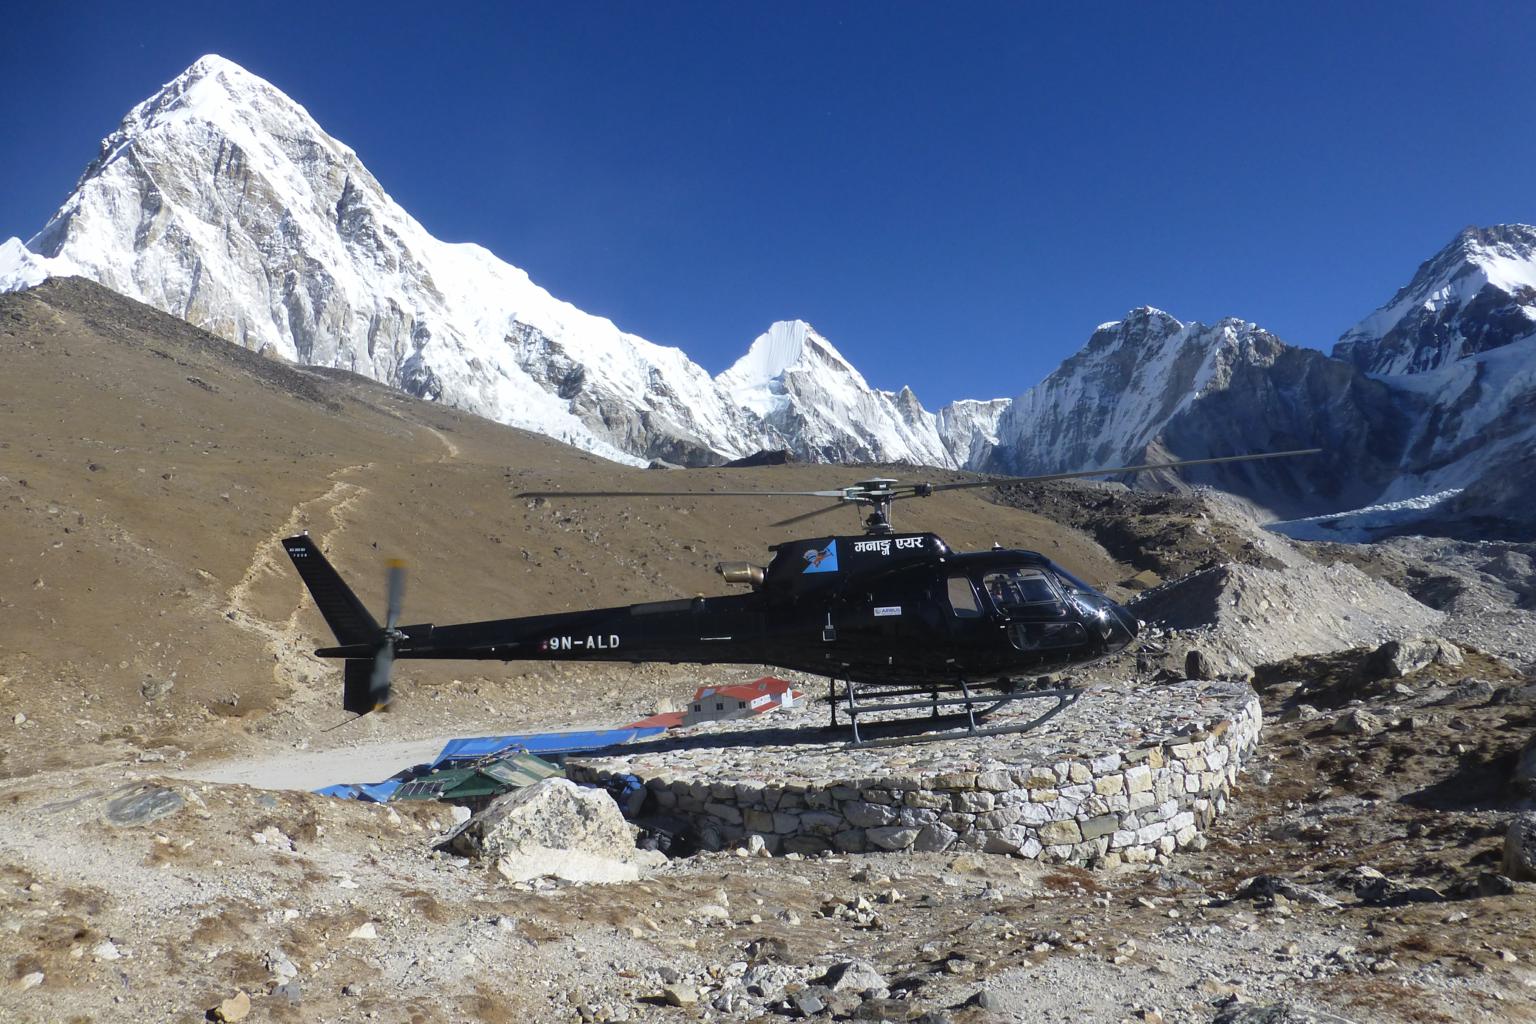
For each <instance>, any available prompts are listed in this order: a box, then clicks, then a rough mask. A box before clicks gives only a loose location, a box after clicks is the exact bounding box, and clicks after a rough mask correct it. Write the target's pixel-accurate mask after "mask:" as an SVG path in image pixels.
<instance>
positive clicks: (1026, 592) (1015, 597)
mask: <svg viewBox="0 0 1536 1024" xmlns="http://www.w3.org/2000/svg"><path fill="white" fill-rule="evenodd" d="M983 584H984V585H985V586H986V588H987V593H988V594H990V595H992V603H993V604H995V605H997V607H998V608H999V609H1001V610H1003V611H1007V610H1008V609H1010V608H1026V607H1029V606H1032V605H1034V606H1038V605H1050V604H1057V605H1059V604H1060V603H1061V594H1060V593H1059V592H1058V591H1057V589H1056V585H1055V584H1054V583H1053V582H1051V578H1050V577H1049V576H1047V575H1046V574H1045V573H1043V572H1041V571H1040V570H1038V569H1003V570H1000V571H998V572H989V573H987V575H986V578H985V579H984V580H983Z"/></svg>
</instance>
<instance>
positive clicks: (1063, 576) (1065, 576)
mask: <svg viewBox="0 0 1536 1024" xmlns="http://www.w3.org/2000/svg"><path fill="white" fill-rule="evenodd" d="M1051 572H1053V573H1055V574H1056V578H1057V580H1058V581H1059V582H1060V583H1061V584H1062V585H1063V586H1064V587H1066V588H1067V589H1068V590H1075V591H1077V592H1078V593H1080V594H1093V595H1094V596H1100V595H1099V592H1098V591H1097V590H1095V589H1094V588H1093V587H1090V586H1089V585H1088V584H1086V583H1084V582H1083V581H1082V580H1080V579H1078V578H1077V577H1076V576H1073V575H1072V574H1071V573H1069V572H1067V570H1065V569H1063V568H1062V567H1061V566H1059V565H1057V564H1056V563H1055V562H1052V563H1051Z"/></svg>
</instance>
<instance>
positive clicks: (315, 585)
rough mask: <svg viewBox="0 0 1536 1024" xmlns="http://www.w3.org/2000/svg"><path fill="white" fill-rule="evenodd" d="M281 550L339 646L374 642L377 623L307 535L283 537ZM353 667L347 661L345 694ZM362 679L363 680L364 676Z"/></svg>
mask: <svg viewBox="0 0 1536 1024" xmlns="http://www.w3.org/2000/svg"><path fill="white" fill-rule="evenodd" d="M283 548H284V550H286V551H287V552H288V557H289V558H291V559H293V567H294V568H295V569H297V570H299V576H300V578H302V579H303V580H304V585H305V586H306V587H308V588H309V593H310V596H312V597H313V598H314V599H315V604H317V605H318V606H319V607H320V614H321V615H323V616H325V624H326V625H327V626H330V627H331V632H332V633H335V634H336V642H337V643H338V644H341V645H342V646H352V645H355V644H369V645H372V644H374V643H376V642H377V641H378V639H379V633H380V627H379V623H378V621H377V620H376V619H374V617H373V616H372V615H370V614H369V613H368V609H367V608H365V607H363V602H362V601H360V600H358V597H357V595H356V594H354V593H353V592H352V588H351V587H349V586H347V584H346V583H345V582H344V581H343V580H342V578H341V574H340V573H338V572H337V571H336V570H335V569H334V568H333V567H332V566H331V563H330V562H328V561H326V558H325V555H323V554H321V552H320V546H319V545H318V544H316V543H315V542H314V541H313V540H312V539H310V536H309V534H307V533H301V534H299V535H298V536H297V537H288V538H285V539H284V540H283ZM370 660H371V659H370ZM364 663H365V664H366V663H367V662H364ZM354 664H356V662H354V661H353V660H351V659H349V660H348V661H347V692H348V693H349V694H350V693H351V692H352V688H353V686H352V677H353V675H354V672H353V665H354ZM363 680H364V682H366V681H367V675H366V673H365V674H364V675H363Z"/></svg>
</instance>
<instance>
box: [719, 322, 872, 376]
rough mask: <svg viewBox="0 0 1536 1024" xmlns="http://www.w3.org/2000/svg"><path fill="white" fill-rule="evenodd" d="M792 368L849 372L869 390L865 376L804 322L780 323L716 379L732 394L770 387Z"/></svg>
mask: <svg viewBox="0 0 1536 1024" xmlns="http://www.w3.org/2000/svg"><path fill="white" fill-rule="evenodd" d="M789 369H804V370H811V371H815V370H831V371H834V372H839V373H846V374H849V375H850V376H852V377H853V378H854V379H855V380H857V381H858V383H859V385H860V386H861V387H864V388H868V387H869V385H868V384H867V383H865V381H864V377H863V375H862V374H860V373H859V371H858V370H856V369H854V366H853V364H852V363H850V362H849V361H848V360H847V359H845V358H843V354H842V353H841V352H839V351H838V350H837V349H836V348H835V347H834V346H833V345H832V343H831V342H830V341H828V340H827V339H826V338H824V337H822V336H821V335H820V334H818V333H816V329H815V328H814V327H812V326H811V325H810V324H808V323H806V322H805V321H804V320H780V321H778V322H777V323H775V324H774V325H773V326H771V327H769V328H768V330H766V331H764V332H763V333H762V334H760V335H758V336H757V340H755V341H753V342H752V346H751V348H749V349H747V353H746V355H744V356H742V357H741V358H740V359H738V360H736V362H735V363H733V364H732V365H731V368H730V369H728V370H726V371H725V372H724V373H722V374H720V376H719V377H717V378H716V379H717V380H718V381H719V382H720V383H721V385H723V386H724V387H727V388H729V389H730V390H732V391H739V390H741V389H744V388H756V387H763V386H765V385H768V384H769V383H771V382H772V381H774V380H776V379H777V378H779V377H780V376H782V375H783V373H784V371H786V370H789Z"/></svg>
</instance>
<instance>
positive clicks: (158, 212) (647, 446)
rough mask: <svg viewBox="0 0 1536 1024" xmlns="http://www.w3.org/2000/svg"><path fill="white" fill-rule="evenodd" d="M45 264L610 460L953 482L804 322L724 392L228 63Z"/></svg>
mask: <svg viewBox="0 0 1536 1024" xmlns="http://www.w3.org/2000/svg"><path fill="white" fill-rule="evenodd" d="M29 247H30V252H28V250H27V249H26V248H22V247H20V246H19V245H13V246H10V247H8V248H7V249H6V250H5V252H4V254H3V258H4V261H5V264H4V265H5V268H6V270H5V273H6V277H7V280H10V279H12V278H14V280H15V284H14V285H12V286H13V287H24V286H26V285H28V284H32V283H36V279H37V278H38V277H39V274H40V273H47V274H52V273H78V274H81V275H83V276H86V277H90V278H92V279H93V280H95V281H98V282H100V283H101V284H104V285H106V286H107V287H109V288H111V289H113V290H114V291H117V292H120V293H121V294H124V295H127V296H129V297H131V298H134V299H137V300H139V301H141V302H146V303H148V304H150V305H152V306H155V307H157V308H159V309H161V310H164V311H166V312H168V313H172V314H174V315H176V316H180V317H182V318H183V319H185V320H188V321H190V322H192V323H194V324H197V325H198V326H201V327H204V328H206V329H208V330H210V331H212V332H213V333H215V334H219V335H221V336H223V337H225V338H228V339H229V340H231V341H236V342H238V343H240V344H243V345H245V346H247V347H249V348H253V349H260V348H264V347H267V346H270V347H271V348H272V349H273V350H274V351H276V352H278V353H281V354H282V355H284V356H286V357H288V358H290V359H294V360H296V361H298V362H302V363H311V364H319V365H324V366H336V367H342V368H345V369H348V370H352V371H354V372H357V373H362V374H365V375H367V376H370V377H373V378H374V379H376V380H380V381H383V382H385V383H388V384H392V385H394V386H396V387H399V388H401V389H403V390H405V391H408V392H410V393H411V394H413V395H416V396H417V397H420V398H425V399H429V400H433V401H441V402H445V403H449V404H452V405H454V406H457V407H459V408H462V409H466V410H469V411H471V412H475V413H479V414H480V415H483V416H487V417H489V418H491V419H495V420H499V421H500V422H503V423H508V424H511V425H513V426H519V427H524V428H526V429H529V430H534V431H537V432H539V433H542V434H546V435H549V436H551V437H555V438H558V439H560V440H563V441H566V442H568V443H570V444H573V445H576V446H578V447H581V448H584V449H586V450H587V451H590V452H594V453H596V454H599V455H602V456H603V457H605V458H610V459H615V460H618V461H624V462H630V463H634V464H641V465H643V464H645V463H647V462H649V461H651V460H661V461H664V462H667V463H673V464H684V465H699V464H712V463H718V462H720V461H722V460H725V459H731V458H739V457H741V456H744V455H748V454H750V453H752V452H754V451H757V450H760V449H765V448H789V449H792V450H794V451H795V452H796V453H797V454H798V455H800V456H801V457H802V458H809V459H820V460H847V461H886V462H896V461H908V462H921V463H926V464H931V465H941V466H947V465H951V464H952V461H953V460H952V458H951V456H950V454H949V452H948V450H947V449H946V448H945V446H944V444H943V442H942V441H941V440H940V439H939V437H938V433H937V431H936V429H935V426H934V418H933V416H932V414H930V413H928V412H926V411H924V410H923V408H922V406H921V405H920V404H919V403H918V401H917V398H916V396H915V395H913V394H912V393H911V392H910V391H906V392H903V393H902V394H900V395H893V394H890V393H888V392H884V391H877V390H875V389H873V388H871V387H870V386H869V385H868V383H867V382H866V381H865V380H864V377H863V375H861V374H860V373H859V372H858V371H857V370H856V369H855V368H854V367H853V365H852V364H851V363H849V362H848V360H847V359H845V358H844V357H843V356H842V354H841V353H839V352H838V351H837V349H836V348H835V347H834V346H833V345H832V343H831V342H829V341H828V340H827V339H826V338H825V337H823V336H822V335H820V334H818V333H817V332H816V331H815V330H813V329H812V328H811V327H810V325H808V324H806V323H805V322H803V321H793V320H792V321H784V322H782V323H778V324H775V325H773V326H772V327H771V328H770V329H769V330H768V331H767V332H766V333H765V334H764V335H763V336H762V337H760V338H759V339H758V340H757V341H756V342H754V344H753V345H752V347H751V349H750V351H749V352H748V353H747V355H746V356H744V357H743V358H742V360H740V361H738V363H737V365H736V366H735V367H733V368H732V370H730V371H727V372H726V373H725V374H722V375H721V377H720V379H719V380H716V379H714V378H711V377H710V375H709V374H708V372H707V371H705V370H704V369H703V368H702V367H700V366H699V365H698V364H696V363H694V362H693V361H691V360H690V359H689V358H688V357H687V356H686V355H685V354H684V353H683V352H682V351H681V350H680V349H677V348H672V347H664V346H661V345H656V344H653V343H652V342H649V341H647V340H645V339H644V338H640V337H638V336H636V335H634V334H630V333H627V332H625V331H622V330H620V328H619V327H618V326H616V325H615V324H614V323H612V322H611V321H609V320H607V319H604V318H602V317H597V316H593V315H591V314H589V313H586V312H584V311H582V310H580V309H578V308H576V307H575V306H573V305H571V304H570V303H568V302H564V301H561V300H559V299H557V298H555V297H554V296H552V295H550V294H549V292H547V291H545V290H544V289H543V288H541V287H539V286H538V285H537V284H535V283H534V282H533V281H532V280H531V279H530V278H529V276H528V274H527V273H525V272H524V271H523V270H521V269H519V268H518V267H514V266H512V265H510V264H508V263H505V262H503V261H502V260H500V259H498V258H497V257H496V256H495V255H494V254H493V253H491V252H490V251H489V250H487V249H485V248H483V247H481V246H478V245H474V244H450V243H447V242H444V241H441V240H439V239H437V238H435V237H433V236H432V235H431V234H430V233H429V232H428V231H427V230H426V228H425V227H424V226H423V225H422V224H421V223H419V222H418V221H417V220H415V218H413V217H412V216H411V215H410V214H409V213H407V212H406V211H405V210H404V209H402V208H401V207H400V205H399V204H398V203H396V202H395V201H394V200H393V199H392V198H391V197H390V196H389V195H388V194H387V193H386V192H385V191H384V189H383V187H382V186H381V185H380V184H379V182H378V181H377V180H375V179H374V177H373V176H372V175H371V174H370V173H369V172H368V170H367V168H366V167H364V166H363V164H362V162H361V161H360V160H359V159H358V157H357V154H356V153H355V152H353V151H352V150H351V149H349V148H348V147H346V146H345V145H343V144H342V143H341V142H339V141H337V140H336V139H334V138H332V137H331V136H330V135H328V134H326V132H325V131H324V129H322V128H321V127H320V125H318V124H317V123H316V122H315V121H314V119H313V118H312V117H310V115H309V113H308V112H307V111H306V110H305V109H304V108H303V107H302V106H301V105H299V104H298V103H297V102H295V101H294V100H292V99H291V98H289V97H288V96H287V95H285V94H284V93H283V92H282V91H281V90H279V89H278V88H276V87H275V86H273V85H272V84H270V83H268V82H266V81H264V80H263V79H261V78H260V77H259V76H257V75H254V74H251V73H250V72H249V71H246V70H245V69H244V68H241V67H240V66H239V65H237V64H235V63H234V62H232V61H229V60H227V59H225V58H223V57H219V56H217V55H213V54H210V55H208V56H205V57H202V58H200V59H198V60H197V61H196V62H195V63H193V65H192V66H191V67H189V68H188V69H187V70H186V71H184V72H183V73H182V74H180V75H177V76H176V77H175V78H173V79H172V80H171V81H170V82H168V83H166V84H165V85H164V86H163V87H161V88H160V89H159V90H157V91H156V92H155V93H154V94H153V95H152V96H150V97H149V98H148V99H146V100H144V101H143V102H142V103H139V104H137V105H135V106H134V107H133V109H132V110H130V111H129V113H128V114H127V116H126V117H125V118H124V119H123V121H122V123H121V124H120V125H119V126H118V127H117V129H116V130H115V131H113V132H112V133H111V134H110V135H109V136H108V137H107V138H106V139H105V140H103V142H102V146H101V151H100V155H99V156H98V158H97V159H96V160H95V161H93V162H92V164H91V165H90V166H89V167H88V168H87V169H86V173H85V174H84V176H82V178H81V179H80V181H79V183H78V184H77V186H76V188H75V191H74V192H73V193H72V194H71V195H70V197H69V198H68V200H66V202H65V203H64V205H63V206H62V207H61V208H60V209H59V210H58V212H57V213H55V214H54V216H53V218H52V219H51V220H50V221H49V222H48V224H47V225H45V226H44V228H43V230H42V231H40V232H39V233H38V234H37V235H35V236H34V237H33V239H32V240H31V242H30V243H29Z"/></svg>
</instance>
